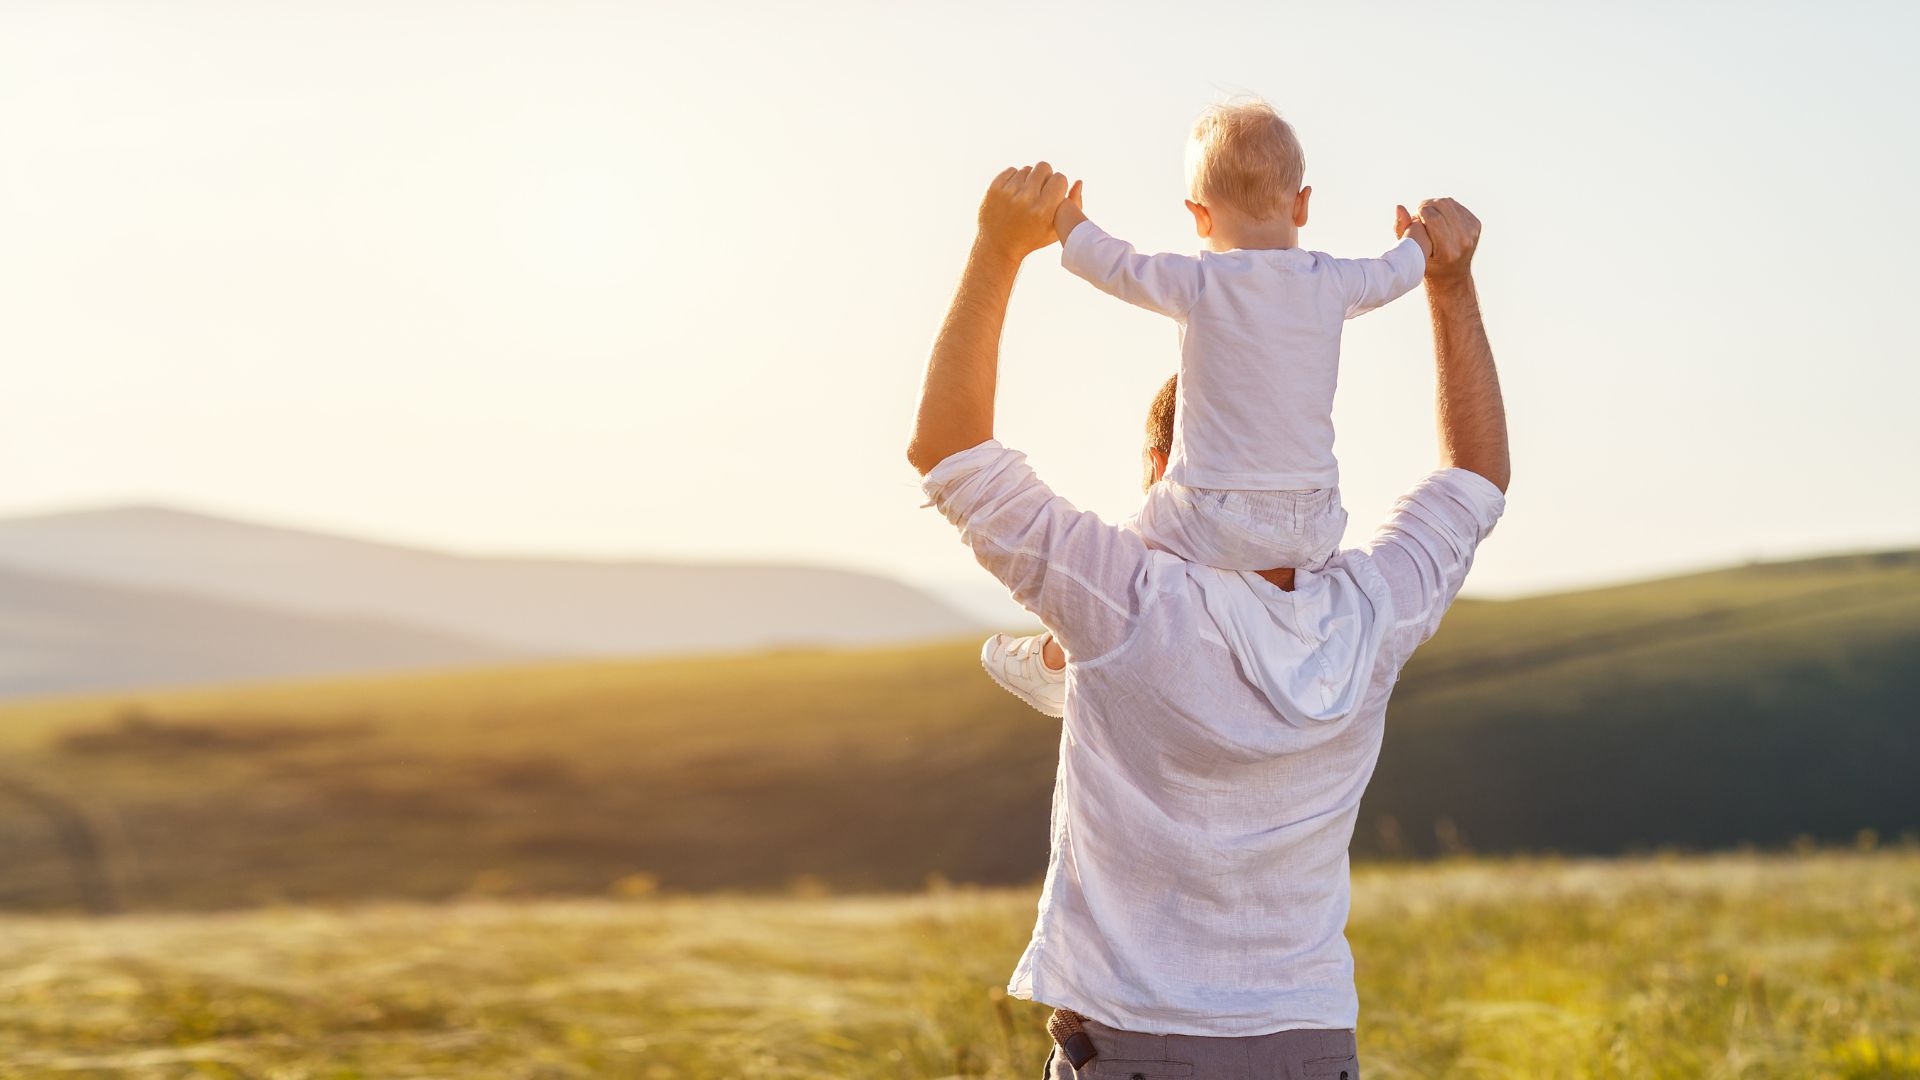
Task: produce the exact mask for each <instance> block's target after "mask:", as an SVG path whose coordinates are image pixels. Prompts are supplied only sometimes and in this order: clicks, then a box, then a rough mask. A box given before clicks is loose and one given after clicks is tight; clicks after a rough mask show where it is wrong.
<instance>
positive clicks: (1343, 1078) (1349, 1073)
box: [1300, 1054, 1360, 1080]
mask: <svg viewBox="0 0 1920 1080" xmlns="http://www.w3.org/2000/svg"><path fill="white" fill-rule="evenodd" d="M1300 1076H1301V1077H1302V1080H1360V1059H1359V1058H1358V1057H1357V1056H1354V1055H1352V1054H1349V1055H1346V1056H1345V1057H1323V1058H1314V1059H1313V1060H1312V1061H1303V1062H1301V1063H1300Z"/></svg>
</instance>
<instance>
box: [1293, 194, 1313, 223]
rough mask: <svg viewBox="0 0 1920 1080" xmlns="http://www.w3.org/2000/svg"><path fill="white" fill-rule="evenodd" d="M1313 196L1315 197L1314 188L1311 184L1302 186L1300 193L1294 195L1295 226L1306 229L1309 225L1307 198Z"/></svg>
mask: <svg viewBox="0 0 1920 1080" xmlns="http://www.w3.org/2000/svg"><path fill="white" fill-rule="evenodd" d="M1312 197H1313V188H1312V187H1311V186H1309V187H1303V188H1301V189H1300V194H1298V195H1295V196H1294V197H1293V227H1294V228H1296V229H1304V228H1306V227H1307V200H1308V199H1310V198H1312Z"/></svg>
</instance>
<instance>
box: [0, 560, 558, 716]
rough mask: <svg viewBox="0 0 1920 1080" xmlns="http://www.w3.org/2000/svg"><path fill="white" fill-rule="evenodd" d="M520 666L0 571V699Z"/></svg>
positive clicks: (260, 612)
mask: <svg viewBox="0 0 1920 1080" xmlns="http://www.w3.org/2000/svg"><path fill="white" fill-rule="evenodd" d="M526 659H528V654H527V653H526V652H525V651H523V650H522V651H516V650H512V649H506V648H502V647H500V646H496V645H491V644H487V643H485V642H479V641H472V640H468V639H465V638H461V637H458V636H456V635H453V634H448V633H441V632H437V631H432V630H420V629H416V628H413V627H407V626H400V625H397V624H394V623H388V622H383V621H380V620H377V619H365V618H345V617H339V616H319V615H298V614H292V613H289V612H283V611H272V610H267V609H262V608H254V607H249V606H247V605H244V604H234V603H228V602H224V601H219V600H208V599H205V598H203V597H198V596H190V595H185V594H180V593H169V592H162V591H159V590H154V589H137V588H127V587H121V586H111V585H97V584H90V583H87V582H80V581H66V580H62V579H59V578H51V577H42V576H37V575H32V574H23V573H19V572H17V571H13V570H6V569H0V696H10V697H20V696H28V695H47V694H69V693H75V692H79V691H99V690H121V689H131V688H135V687H146V686H158V685H166V684H170V683H192V682H211V681H221V682H236V681H250V680H267V679H285V678H293V677H313V676H320V675H339V674H347V673H364V672H379V671H406V670H415V669H427V668H454V667H474V666H478V665H482V664H498V663H503V662H506V661H509V660H520V661H522V662H524V661H525V660H526Z"/></svg>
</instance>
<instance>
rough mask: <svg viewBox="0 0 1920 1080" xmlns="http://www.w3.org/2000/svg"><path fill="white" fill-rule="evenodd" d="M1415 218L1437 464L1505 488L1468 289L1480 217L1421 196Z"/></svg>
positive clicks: (1503, 445) (1501, 412)
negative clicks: (1422, 227) (1422, 249)
mask: <svg viewBox="0 0 1920 1080" xmlns="http://www.w3.org/2000/svg"><path fill="white" fill-rule="evenodd" d="M1420 220H1421V221H1422V222H1424V223H1425V224H1426V226H1427V235H1428V236H1429V237H1430V238H1431V240H1432V242H1433V257H1432V258H1431V259H1429V260H1428V261H1427V303H1428V305H1429V307H1431V308H1432V311H1433V346H1434V358H1435V362H1436V364H1437V366H1438V379H1437V385H1438V391H1439V392H1438V395H1437V397H1438V408H1439V419H1440V464H1441V465H1442V466H1443V467H1446V468H1456V469H1466V470H1468V471H1469V472H1475V473H1478V474H1480V475H1481V476H1484V477H1486V478H1487V480H1489V481H1490V482H1492V484H1493V486H1494V487H1497V488H1499V489H1500V490H1501V491H1502V492H1505V491H1506V490H1507V482H1508V480H1509V479H1510V478H1511V469H1512V465H1511V462H1510V460H1509V457H1508V449H1507V410H1506V405H1505V403H1504V402H1503V401H1502V400H1501V396H1500V375H1499V373H1498V372H1497V371H1495V370H1494V366H1493V346H1492V345H1491V344H1489V343H1488V341H1487V328H1486V325H1485V324H1484V323H1482V322H1481V321H1480V300H1479V297H1478V295H1477V294H1476V293H1475V292H1474V288H1473V273H1472V268H1473V251H1474V248H1476V247H1478V246H1479V244H1480V219H1479V218H1476V217H1474V216H1473V214H1472V213H1471V212H1470V211H1468V210H1467V208H1466V207H1464V206H1461V205H1460V204H1459V203H1457V202H1455V201H1453V200H1452V199H1428V200H1427V201H1425V202H1423V203H1421V204H1420Z"/></svg>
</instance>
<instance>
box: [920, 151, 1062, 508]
mask: <svg viewBox="0 0 1920 1080" xmlns="http://www.w3.org/2000/svg"><path fill="white" fill-rule="evenodd" d="M1066 197H1067V178H1066V177H1065V176H1062V175H1060V174H1059V173H1056V172H1054V171H1053V166H1051V165H1048V164H1047V163H1046V162H1044V161H1042V162H1040V163H1039V164H1037V165H1032V166H1029V167H1027V168H1024V169H1008V170H1006V171H1005V172H1002V173H1001V174H1000V175H999V176H996V177H994V179H993V183H991V184H989V185H988V186H987V194H986V197H985V198H983V199H982V200H981V201H980V224H979V231H978V233H976V234H975V236H974V240H973V250H972V252H970V253H969V254H968V256H967V268H966V270H965V271H964V272H962V274H961V275H960V287H959V288H958V289H957V290H955V292H954V294H953V303H952V304H951V305H950V306H949V307H948V308H947V318H946V321H945V322H943V323H941V324H940V336H939V337H937V338H935V339H934V342H933V354H932V356H930V357H928V359H927V376H926V380H925V381H924V382H922V383H921V386H920V408H919V412H918V413H917V414H916V415H915V418H914V423H913V438H912V440H911V441H910V442H909V443H908V444H907V460H908V461H910V462H912V463H913V467H914V468H916V469H918V470H920V472H921V474H922V475H925V474H926V473H928V472H930V471H932V469H933V467H934V466H935V465H938V464H940V463H941V462H942V461H945V460H946V459H947V458H948V457H950V456H952V455H954V454H957V453H959V452H960V451H962V450H965V449H967V448H968V447H972V446H978V445H980V444H981V443H983V442H985V441H987V440H988V439H991V438H993V396H994V388H995V382H996V379H997V377H998V374H999V367H1000V330H1001V327H1002V326H1004V325H1005V324H1006V321H1007V300H1008V298H1010V297H1011V296H1012V295H1013V279H1014V277H1015V276H1016V275H1017V274H1018V273H1019V272H1020V262H1021V260H1023V259H1025V258H1026V257H1027V256H1028V255H1030V254H1032V253H1033V252H1035V251H1038V250H1040V249H1041V248H1043V247H1046V246H1047V245H1048V244H1051V243H1053V241H1054V235H1053V214H1054V211H1055V210H1056V209H1058V208H1059V206H1060V203H1061V201H1062V200H1063V199H1065V198H1066Z"/></svg>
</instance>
